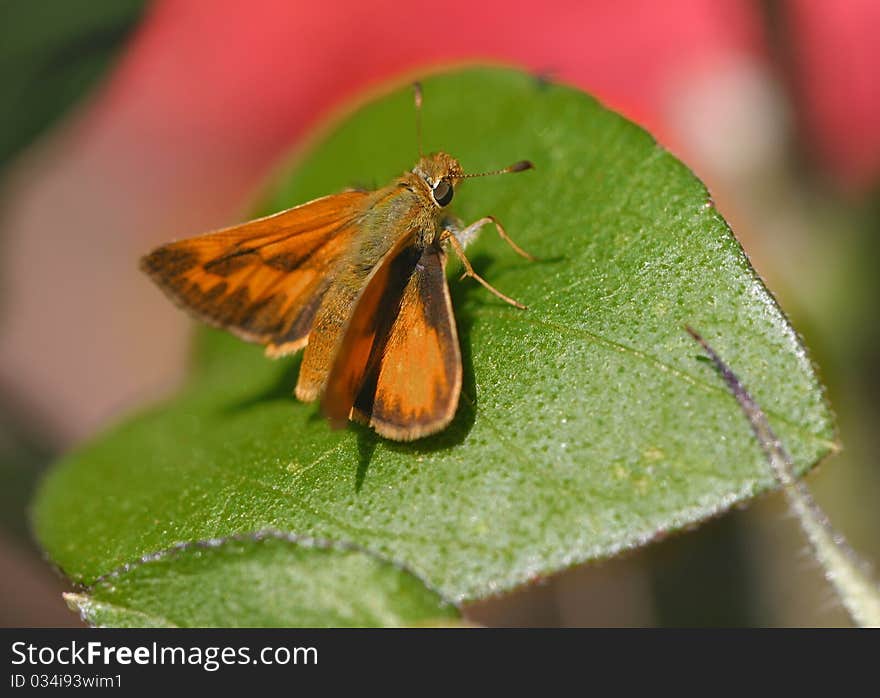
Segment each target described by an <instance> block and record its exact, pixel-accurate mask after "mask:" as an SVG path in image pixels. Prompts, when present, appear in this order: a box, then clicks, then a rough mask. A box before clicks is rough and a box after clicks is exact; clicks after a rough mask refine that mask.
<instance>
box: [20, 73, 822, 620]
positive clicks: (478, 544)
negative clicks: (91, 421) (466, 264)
mask: <svg viewBox="0 0 880 698" xmlns="http://www.w3.org/2000/svg"><path fill="white" fill-rule="evenodd" d="M424 94H425V107H424V133H425V135H426V137H427V142H426V144H425V145H426V148H425V149H426V151H427V150H430V149H439V148H443V149H446V150H448V151H449V152H451V153H452V154H454V155H456V156H457V157H458V158H460V160H461V162H462V164H463V166H464V168H465V169H466V170H467V171H484V170H486V169H491V168H496V167H501V166H504V165H507V164H509V163H511V162H513V161H515V160H519V159H523V158H528V159H530V160H532V161H533V162H534V163H535V164H536V168H537V169H535V170H534V171H530V172H525V173H520V174H515V175H508V176H503V177H486V178H484V179H478V180H471V181H468V182H466V184H465V185H464V186H462V187H461V188H460V191H458V192H457V193H456V199H455V202H454V204H453V206H454V208H455V209H456V212H457V213H458V215H460V216H461V217H462V218H463V219H464V220H466V221H470V220H474V219H476V218H478V217H480V216H483V215H486V214H493V215H496V216H497V217H499V219H500V220H501V221H503V223H504V225H505V227H506V229H507V231H508V232H509V233H510V234H511V236H513V237H514V239H516V240H517V241H518V242H519V243H520V244H521V245H522V246H523V247H524V248H525V249H527V250H529V251H530V252H532V253H534V254H535V255H537V256H539V257H540V260H541V261H538V262H533V263H530V262H527V261H525V260H523V259H521V258H519V257H517V256H515V255H514V254H513V253H512V252H511V250H510V249H509V248H508V247H507V246H506V245H504V244H503V243H502V242H501V241H500V240H499V239H498V238H497V237H496V236H495V234H494V232H492V231H491V230H488V229H487V230H485V231H484V233H483V235H482V236H481V238H480V239H479V240H478V241H477V242H476V243H474V244H473V245H472V246H471V247H469V248H468V254H469V256H470V258H471V260H472V261H473V263H474V266H475V267H476V269H477V271H478V272H479V273H481V274H482V275H483V276H484V277H486V278H487V279H488V280H489V281H490V282H491V283H492V284H494V285H495V286H497V288H499V289H500V290H502V291H503V292H505V293H507V294H509V295H512V296H513V297H514V298H516V299H518V300H520V301H522V302H524V303H525V304H527V305H528V306H529V309H528V310H527V311H520V310H517V309H515V308H512V307H509V306H507V305H505V304H504V303H502V302H500V301H498V300H497V299H496V298H494V297H493V296H491V295H490V294H488V293H487V292H486V291H485V290H484V289H482V288H481V287H479V286H478V285H476V284H475V283H473V282H471V281H463V282H458V281H456V280H454V279H453V280H452V281H451V286H452V294H453V304H454V306H455V315H456V318H457V322H458V326H459V331H460V336H461V344H462V352H463V359H464V370H465V380H464V388H463V394H462V399H461V404H460V406H459V411H458V413H457V415H456V418H455V420H454V422H453V423H452V425H451V426H450V427H449V428H448V429H447V430H446V431H444V432H442V433H440V434H438V435H437V436H435V437H431V438H428V439H424V440H422V441H418V442H415V443H411V444H402V443H394V442H390V441H385V440H382V439H380V438H377V437H376V436H375V435H374V434H373V433H372V432H370V431H369V430H367V429H365V428H361V427H357V426H351V427H350V428H348V429H345V430H341V431H332V430H331V429H330V428H329V427H328V425H327V424H326V423H325V422H324V420H323V419H322V418H321V417H320V416H319V415H318V412H317V409H316V407H315V406H314V405H311V404H309V405H306V404H300V403H298V402H297V401H296V400H295V399H294V398H293V397H292V395H291V392H292V389H293V386H294V384H295V380H296V372H297V369H298V366H299V358H291V359H283V360H280V361H274V362H273V361H270V360H268V359H266V358H264V357H263V356H262V353H261V350H260V348H258V347H252V346H249V345H246V344H244V343H242V342H240V341H238V340H236V339H234V338H232V337H230V336H228V335H226V334H223V333H218V332H213V331H205V332H204V333H203V334H202V335H201V343H200V350H199V352H198V356H199V359H198V362H197V365H196V369H195V370H194V372H193V377H192V380H191V382H190V383H189V385H188V386H187V387H186V388H185V389H184V390H183V391H182V393H181V394H180V395H179V396H178V397H177V398H176V399H174V400H172V401H171V402H169V403H168V404H165V405H162V406H160V407H158V408H156V409H153V410H151V411H149V412H147V413H145V414H142V415H141V416H139V417H136V418H134V419H131V420H129V421H127V422H125V423H123V424H122V425H120V426H118V427H116V428H115V429H112V430H111V431H110V432H108V433H107V434H105V435H104V436H103V437H101V438H99V439H97V440H96V441H94V442H93V443H91V444H89V445H87V446H85V447H84V448H82V449H80V450H79V451H78V452H76V453H74V454H71V455H70V456H69V457H67V458H66V459H64V460H63V461H62V462H61V463H59V464H58V466H57V467H56V468H55V470H54V472H53V473H52V474H51V476H50V477H48V478H47V479H46V481H45V482H44V485H43V488H42V492H41V494H40V496H39V497H38V499H37V502H36V506H35V527H36V531H37V534H38V536H39V539H40V540H41V541H42V544H43V545H44V546H45V548H46V550H47V551H48V553H49V556H50V557H51V559H52V560H53V561H54V562H55V563H56V564H58V565H59V566H60V567H62V568H63V569H64V570H65V571H66V572H67V573H68V574H69V575H70V576H71V577H72V578H73V579H74V580H76V581H78V582H82V583H85V584H89V583H91V582H93V581H94V580H95V579H96V578H98V577H99V576H100V575H102V574H106V573H108V572H109V571H111V570H113V569H115V568H116V567H118V566H120V565H122V564H124V563H127V562H131V561H134V560H137V559H139V558H140V557H141V556H143V555H147V554H150V553H151V552H154V551H157V550H163V549H166V548H168V547H170V546H172V545H174V544H176V543H178V542H181V541H189V540H199V539H206V538H213V537H218V536H229V535H234V534H241V533H247V532H250V531H259V530H263V529H266V528H272V529H278V530H282V531H290V532H295V533H297V534H300V535H308V536H315V537H320V538H324V539H330V540H349V541H352V542H354V543H356V544H357V545H359V546H362V547H364V548H365V549H368V550H371V551H374V552H376V553H378V554H381V555H383V556H386V557H388V558H389V559H392V560H395V561H397V562H398V563H402V564H404V565H406V566H407V567H408V568H409V569H411V570H413V571H414V572H415V573H416V574H418V575H419V576H420V577H421V578H423V579H425V580H426V581H427V583H428V584H429V585H430V586H431V587H432V588H436V589H438V590H439V591H440V593H442V594H443V595H444V596H446V597H447V598H451V599H454V600H456V601H460V600H473V599H478V598H484V597H486V596H489V595H492V594H495V593H498V592H502V591H505V590H508V589H511V588H513V587H515V586H517V585H520V584H523V583H525V582H527V581H529V580H532V579H534V578H536V577H540V576H543V575H547V574H551V573H553V572H555V571H557V570H560V569H562V568H565V567H568V566H571V565H575V564H578V563H582V562H585V561H588V560H595V559H598V558H603V557H607V556H610V555H613V554H615V553H617V552H619V551H621V550H625V549H628V548H632V547H635V546H639V545H643V544H644V543H646V542H647V541H650V540H652V539H654V538H656V537H659V536H662V535H663V534H665V533H667V532H670V531H674V530H678V529H682V528H684V527H687V526H691V525H693V524H694V523H695V522H697V521H700V520H701V519H704V518H706V517H709V516H712V515H714V514H716V513H718V512H720V511H723V510H725V509H727V508H728V507H730V506H732V505H734V504H736V503H737V502H740V501H743V500H744V499H747V498H749V497H752V496H754V495H755V494H757V493H758V492H760V491H762V490H764V489H767V488H768V487H771V486H772V485H773V478H772V476H771V474H770V472H769V470H768V468H767V465H766V463H765V461H764V459H763V456H762V453H761V449H760V447H759V445H758V444H757V443H755V441H754V439H752V438H751V434H750V432H749V427H748V425H747V424H746V423H745V422H744V420H743V419H742V418H741V415H740V414H739V412H738V407H737V405H736V402H735V401H734V400H732V399H731V398H730V396H729V395H728V394H727V392H726V391H725V389H724V386H723V385H721V384H720V383H719V381H718V380H717V377H716V375H715V374H714V372H713V369H712V367H711V366H710V365H708V364H707V363H706V362H705V361H700V360H698V355H699V350H698V349H696V348H695V347H694V346H693V343H692V342H691V340H690V339H689V338H688V337H687V335H686V334H685V332H684V330H683V325H684V324H685V323H688V324H691V325H693V326H695V327H699V328H700V329H701V331H702V332H703V333H704V334H705V336H706V337H707V339H708V340H709V341H711V342H712V344H713V346H715V347H716V348H718V350H719V352H722V353H723V354H724V355H725V356H726V357H728V358H729V360H730V361H731V362H732V363H733V364H735V365H736V366H737V368H738V371H739V372H740V375H741V377H742V379H743V381H744V383H745V384H746V385H748V387H749V389H750V391H751V392H752V394H753V395H754V396H755V398H756V399H757V400H759V401H760V403H761V404H762V405H763V406H764V407H765V409H766V411H767V414H768V416H769V418H770V420H771V422H772V424H773V427H774V429H775V430H776V432H777V433H778V434H779V435H780V437H781V438H783V439H784V440H785V443H786V444H788V445H789V446H790V449H791V452H792V456H793V459H794V462H795V464H796V465H797V468H798V471H799V472H803V471H804V470H805V469H807V468H809V467H810V466H811V465H812V464H814V463H815V462H816V461H817V460H818V459H820V458H822V457H823V456H825V455H826V454H828V453H829V452H832V451H833V450H834V449H835V448H836V446H835V433H834V426H833V418H832V416H831V414H830V411H829V409H828V406H827V405H826V404H825V402H824V400H823V396H822V389H821V387H820V385H819V383H818V381H817V378H816V375H815V372H814V370H813V368H812V366H811V364H810V361H809V359H808V358H807V355H806V352H805V349H804V347H803V345H802V344H801V343H800V341H799V339H798V337H797V335H796V333H795V332H794V330H793V329H792V328H791V326H790V325H789V324H788V321H787V320H786V318H785V316H784V315H783V313H782V312H781V310H780V309H779V307H778V306H777V304H776V302H775V301H774V300H773V298H772V297H771V296H770V294H769V293H768V292H767V290H766V289H765V288H764V286H763V284H762V283H761V281H760V279H759V278H758V277H757V276H756V274H755V272H754V271H753V270H752V268H751V267H750V266H749V263H748V260H747V259H746V256H745V254H744V253H743V251H742V249H741V248H740V246H739V244H738V243H737V241H736V240H735V238H734V237H733V235H732V234H731V232H730V230H729V228H728V227H727V225H726V223H725V222H724V220H723V219H722V218H721V216H720V215H719V214H718V213H717V211H716V210H715V209H714V207H713V206H712V204H711V201H710V199H709V197H708V195H707V193H706V190H705V188H704V187H703V185H702V184H701V183H700V182H699V181H698V180H697V179H696V178H695V177H694V176H693V174H692V173H691V172H690V171H689V170H688V169H687V168H686V167H685V166H684V165H682V164H681V163H680V162H679V161H678V160H676V159H675V158H674V157H673V156H672V155H670V154H669V153H668V152H667V151H665V150H664V149H663V148H661V147H659V146H658V145H657V144H656V143H655V142H654V141H653V140H652V139H651V137H650V136H649V135H648V134H647V133H645V132H644V131H642V130H641V129H639V128H638V127H637V126H635V125H633V124H632V123H630V122H628V121H626V120H625V119H623V118H622V117H620V116H619V115H617V114H615V113H613V112H610V111H608V110H606V109H604V108H603V107H601V106H600V105H599V104H598V103H597V102H596V101H595V100H594V99H592V98H591V97H589V96H587V95H585V94H583V93H581V92H579V91H577V90H574V89H571V88H567V87H562V86H557V85H548V84H546V82H544V81H541V80H538V79H535V78H534V77H531V76H529V75H525V74H522V73H518V72H514V71H508V70H499V69H470V70H464V71H460V72H456V73H452V74H446V75H440V76H436V77H433V78H431V79H429V80H426V81H425V83H424ZM415 150H416V145H415V119H414V114H413V107H412V96H411V93H410V91H409V89H401V90H398V91H396V92H394V93H393V94H391V95H389V96H386V97H382V98H380V99H378V100H376V101H374V102H371V103H370V104H368V105H367V106H365V107H363V108H362V109H360V110H359V111H357V112H356V113H355V114H354V115H352V116H351V117H350V118H348V119H346V120H345V121H344V123H342V124H341V125H339V126H338V127H336V128H335V129H334V130H332V131H331V132H330V133H329V135H327V136H326V137H325V138H324V139H323V140H322V141H321V142H320V144H318V145H317V146H316V147H315V148H314V149H313V150H312V151H311V152H310V153H309V154H308V155H307V156H306V157H305V158H303V159H301V161H300V162H298V163H297V164H296V165H295V166H294V167H293V168H291V169H289V170H285V171H283V172H281V173H280V174H278V175H277V176H276V178H275V180H274V182H275V184H274V186H273V188H272V190H271V191H270V193H269V195H268V196H267V197H266V199H265V202H264V205H263V210H264V211H271V210H277V209H279V208H282V207H285V206H289V205H292V204H295V203H298V202H302V201H305V200H308V199H309V198H312V197H315V196H318V195H320V194H324V193H327V192H332V191H337V190H339V189H340V188H343V187H346V186H350V185H353V184H364V183H366V184H383V183H385V182H387V181H389V180H390V178H391V177H393V176H394V175H395V174H397V173H399V172H400V171H402V170H403V169H404V168H406V167H409V166H411V164H412V162H413V160H414V153H415ZM455 266H456V265H455V264H452V263H450V267H451V269H450V277H451V278H452V276H453V274H454V273H455V272H456V271H457V269H456V268H455ZM206 603H211V601H210V598H209V597H206ZM229 620H230V623H234V622H235V618H234V617H230V619H229Z"/></svg>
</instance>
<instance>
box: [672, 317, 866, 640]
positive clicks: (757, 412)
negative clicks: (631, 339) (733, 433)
mask: <svg viewBox="0 0 880 698" xmlns="http://www.w3.org/2000/svg"><path fill="white" fill-rule="evenodd" d="M685 330H687V332H688V334H690V335H691V337H693V338H694V339H695V340H696V341H697V342H698V343H699V344H700V346H701V347H702V348H703V350H704V351H705V352H706V354H707V355H708V356H709V358H710V359H711V360H712V362H713V363H714V364H715V367H716V368H717V369H718V372H719V373H720V374H721V377H722V378H723V379H724V382H725V383H726V384H727V387H728V388H729V389H730V392H731V393H732V394H733V396H734V397H735V398H736V400H737V402H738V403H739V405H740V407H741V408H742V411H743V414H745V416H746V418H747V419H748V420H749V424H751V426H752V431H753V432H754V434H755V437H756V438H757V439H758V442H759V443H760V444H761V448H762V449H763V451H764V455H765V456H766V457H767V462H768V463H769V464H770V469H771V470H772V472H773V476H774V478H776V481H777V482H778V483H779V484H780V485H781V486H782V488H783V491H784V492H785V496H786V498H787V499H788V503H789V506H790V507H791V509H792V510H793V511H794V513H795V515H796V516H797V518H798V521H800V524H801V528H803V530H804V533H805V534H806V536H807V539H808V540H809V541H810V546H811V547H812V549H813V554H814V555H815V557H816V560H817V561H818V562H819V564H820V565H822V568H823V569H824V570H825V578H826V579H827V580H828V581H829V582H830V583H831V585H832V586H833V587H834V590H835V591H836V592H837V595H838V597H839V598H840V601H841V602H842V603H843V605H844V607H845V608H846V610H847V611H848V612H849V615H850V617H851V618H852V620H853V622H854V623H855V624H856V625H859V626H861V627H880V587H878V585H877V582H876V581H875V580H874V579H873V578H872V575H871V570H870V567H869V565H868V564H867V563H866V562H865V561H864V560H862V559H861V558H860V557H859V556H858V554H857V553H856V552H855V551H854V550H853V549H852V547H851V546H850V545H849V543H847V541H846V539H845V538H844V537H843V535H842V534H840V533H838V532H837V531H836V530H835V529H834V527H833V526H832V525H831V522H830V520H829V519H828V516H827V515H826V514H825V512H824V511H822V509H821V507H819V505H818V504H817V503H816V500H815V499H813V496H812V494H811V493H810V490H809V488H808V487H807V485H806V484H805V483H804V482H803V481H801V480H798V479H797V477H796V476H795V474H794V466H793V464H792V460H791V456H790V455H789V454H788V451H786V449H785V446H783V444H782V442H781V441H780V440H779V438H778V437H777V436H776V434H775V433H774V431H773V429H772V428H771V427H770V423H769V422H768V421H767V417H766V416H765V415H764V412H763V411H762V410H761V408H760V407H759V406H758V404H757V403H756V402H755V400H754V399H753V398H752V396H751V395H750V394H749V392H748V391H747V390H746V389H745V387H743V385H742V383H740V380H739V378H738V377H737V376H736V374H735V373H734V372H733V371H732V370H731V369H730V367H729V366H727V364H725V363H724V361H722V360H721V357H720V356H718V354H717V353H716V352H715V350H714V349H713V348H712V347H711V346H710V345H709V343H708V342H707V341H706V340H705V339H703V337H702V336H700V334H699V333H697V332H696V331H695V330H693V329H692V328H691V327H688V326H685Z"/></svg>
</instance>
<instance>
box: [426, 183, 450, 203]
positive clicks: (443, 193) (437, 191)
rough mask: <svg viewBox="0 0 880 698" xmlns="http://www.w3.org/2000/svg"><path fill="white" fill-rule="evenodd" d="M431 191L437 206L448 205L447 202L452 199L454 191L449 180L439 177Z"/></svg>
mask: <svg viewBox="0 0 880 698" xmlns="http://www.w3.org/2000/svg"><path fill="white" fill-rule="evenodd" d="M431 193H432V195H433V196H434V201H436V202H437V205H438V206H448V205H449V202H450V201H452V195H453V194H454V193H455V192H454V191H453V190H452V185H451V184H450V183H449V182H447V181H446V180H445V179H441V180H440V181H439V182H437V186H435V187H434V190H433V191H432V192H431Z"/></svg>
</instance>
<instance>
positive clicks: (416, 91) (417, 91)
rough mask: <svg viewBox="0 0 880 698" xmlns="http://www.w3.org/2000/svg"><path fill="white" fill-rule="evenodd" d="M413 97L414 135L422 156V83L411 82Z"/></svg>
mask: <svg viewBox="0 0 880 698" xmlns="http://www.w3.org/2000/svg"><path fill="white" fill-rule="evenodd" d="M413 98H414V99H415V103H416V137H417V138H418V140H419V157H422V156H423V153H422V83H420V82H414V83H413Z"/></svg>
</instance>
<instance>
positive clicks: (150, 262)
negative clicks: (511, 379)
mask: <svg viewBox="0 0 880 698" xmlns="http://www.w3.org/2000/svg"><path fill="white" fill-rule="evenodd" d="M415 91H416V107H417V113H418V110H419V109H420V107H421V90H420V88H419V86H418V85H416V86H415ZM419 141H421V128H420V125H419ZM419 150H420V151H421V148H420V149H419ZM531 167H532V164H531V163H529V162H526V161H522V162H518V163H515V164H514V165H511V166H510V167H507V168H505V169H503V170H498V171H496V172H486V173H483V174H479V175H476V174H465V173H464V171H463V170H462V168H461V165H460V164H459V163H458V161H457V160H456V159H455V158H453V157H452V156H450V155H447V154H446V153H442V152H441V153H433V154H431V155H427V156H421V157H420V159H419V162H418V163H417V164H416V166H415V167H414V168H413V170H412V171H411V172H407V173H405V174H403V175H402V176H401V177H398V178H397V179H396V180H395V181H393V182H392V183H391V184H389V185H388V186H386V187H384V188H382V189H378V190H376V191H369V192H367V191H347V192H343V193H341V194H332V195H330V196H325V197H322V198H320V199H315V200H313V201H309V202H308V203H305V204H302V205H300V206H296V207H294V208H291V209H288V210H286V211H281V212H280V213H276V214H274V215H272V216H267V217H265V218H260V219H257V220H254V221H250V222H248V223H244V224H242V225H237V226H234V227H231V228H226V229H223V230H219V231H216V232H212V233H207V234H205V235H201V236H198V237H194V238H190V239H187V240H180V241H178V242H172V243H169V244H167V245H163V246H162V247H159V248H158V249H156V250H154V251H153V252H151V253H150V254H149V255H147V256H146V257H144V258H143V259H142V260H141V268H142V269H143V270H144V271H145V272H147V273H148V274H149V275H150V276H151V277H152V278H153V280H154V281H155V282H156V283H157V284H158V285H159V286H160V287H161V288H162V289H163V290H164V291H165V292H166V293H167V294H168V295H169V296H170V297H171V298H172V300H174V301H175V302H176V303H178V304H179V305H181V306H182V307H183V308H184V309H186V310H188V311H190V312H191V313H192V314H194V315H195V316H196V317H198V318H200V319H201V320H204V321H205V322H207V323H209V324H211V325H214V326H216V327H222V328H224V329H227V330H229V331H230V332H232V333H233V334H235V335H237V336H238V337H241V338H242V339H245V340H247V341H250V342H258V343H261V344H265V345H266V354H267V355H268V356H272V357H278V356H283V355H285V354H290V353H293V352H296V351H299V350H300V349H302V348H303V347H305V354H304V356H303V361H302V366H301V368H300V373H299V379H298V382H297V385H296V396H297V397H298V398H299V399H300V400H303V401H306V402H309V401H313V400H316V399H318V398H319V397H320V398H321V408H322V411H323V412H324V414H325V415H326V416H327V417H328V418H329V419H330V421H331V423H332V424H333V425H334V426H337V427H338V426H342V425H344V424H345V423H346V422H347V420H348V419H352V420H354V421H357V422H360V423H362V424H368V425H370V426H371V427H372V428H373V429H375V430H376V432H378V433H379V434H380V435H382V436H384V437H386V438H389V439H394V440H397V441H409V440H412V439H418V438H421V437H423V436H428V435H430V434H434V433H436V432H438V431H440V430H442V429H443V428H445V427H446V426H447V425H448V424H449V422H450V421H451V420H452V417H453V415H454V414H455V410H456V408H457V406H458V398H459V393H460V391H461V375H462V370H461V354H460V352H459V346H458V336H457V333H456V329H455V320H454V318H453V314H452V303H451V300H450V297H449V287H448V285H447V282H446V273H445V265H446V252H445V248H446V246H447V245H449V246H451V247H452V249H453V251H454V252H455V253H456V255H457V256H458V257H459V258H460V259H461V262H462V264H463V265H464V269H465V271H464V275H463V277H462V278H464V276H470V277H471V278H473V279H475V280H476V281H478V282H479V283H481V284H482V285H483V286H484V287H486V288H487V289H488V290H489V291H491V292H492V293H494V294H495V295H496V296H498V297H499V298H501V299H502V300H504V301H506V302H507V303H510V304H511V305H514V306H516V307H518V308H524V306H522V305H520V304H519V303H517V302H516V301H515V300H513V299H512V298H509V297H507V296H505V295H504V294H503V293H501V292H499V291H497V290H496V289H494V288H493V287H492V286H490V285H489V284H488V283H487V282H486V281H485V280H484V279H483V278H481V277H480V276H478V275H477V274H476V273H475V272H474V270H473V268H472V267H471V265H470V263H469V262H468V260H467V258H466V257H465V256H464V244H465V243H466V242H467V241H469V240H470V239H471V238H473V237H474V235H475V234H476V232H477V231H478V230H479V229H480V228H481V227H482V226H483V225H485V224H487V223H493V224H494V225H495V227H496V229H497V231H498V233H499V235H500V236H501V237H502V238H503V239H504V240H505V241H506V242H507V243H508V244H510V245H511V247H512V248H513V249H514V250H515V251H516V252H517V253H518V254H520V255H522V256H523V257H525V258H527V259H532V257H531V256H530V255H528V254H527V253H526V252H524V251H523V250H521V249H520V248H519V247H517V245H516V244H515V243H514V242H513V241H512V240H511V239H510V238H509V237H508V236H507V234H506V233H505V231H504V229H503V228H502V227H501V225H500V224H499V223H498V221H496V220H495V219H494V218H492V217H491V216H490V217H486V218H481V219H480V220H478V221H476V222H475V223H473V224H471V225H469V226H467V227H466V228H463V229H456V226H454V225H453V224H451V223H450V222H449V219H448V217H447V216H446V213H445V212H446V207H447V206H448V205H449V203H450V202H451V201H452V197H453V194H454V192H455V187H456V185H457V184H458V183H459V182H460V181H461V180H463V179H465V178H467V177H479V176H484V175H489V174H501V173H505V172H520V171H522V170H527V169H530V168H531Z"/></svg>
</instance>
